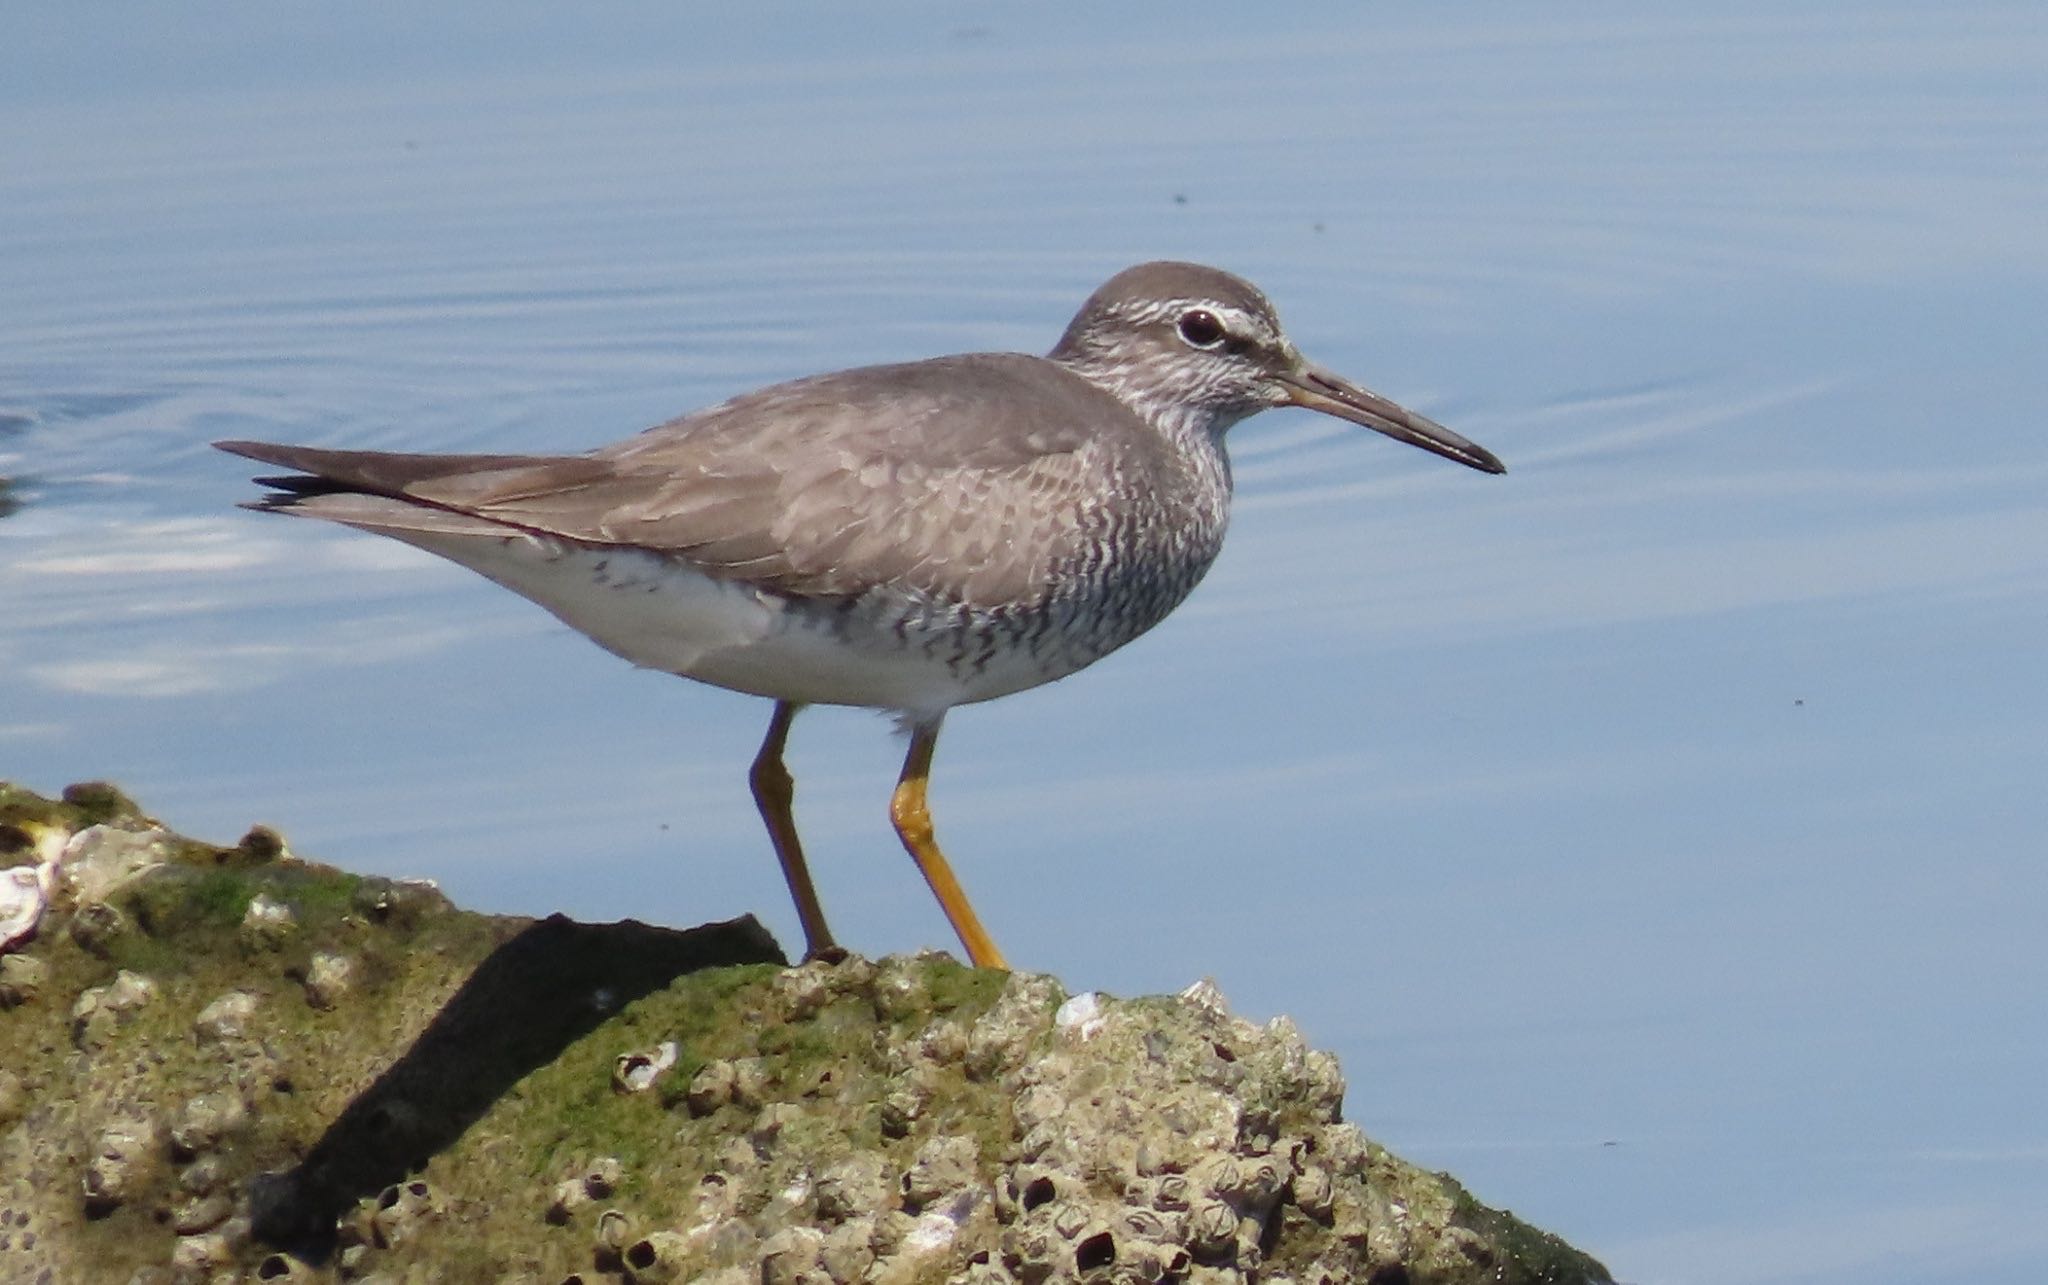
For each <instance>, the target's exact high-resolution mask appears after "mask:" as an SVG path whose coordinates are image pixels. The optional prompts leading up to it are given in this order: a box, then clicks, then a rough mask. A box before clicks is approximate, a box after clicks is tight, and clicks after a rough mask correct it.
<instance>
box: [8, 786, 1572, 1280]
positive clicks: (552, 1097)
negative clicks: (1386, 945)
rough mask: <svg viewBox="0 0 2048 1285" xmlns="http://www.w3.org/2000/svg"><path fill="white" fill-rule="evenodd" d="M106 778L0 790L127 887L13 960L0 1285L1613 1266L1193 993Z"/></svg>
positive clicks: (1339, 1081) (1292, 1046) (983, 1276)
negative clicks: (352, 834)
mask: <svg viewBox="0 0 2048 1285" xmlns="http://www.w3.org/2000/svg"><path fill="white" fill-rule="evenodd" d="M94 797H95V798H96V799H97V800H98V802H99V803H102V804H105V805H106V808H107V810H106V811H105V812H104V814H103V815H96V816H92V817H88V816H87V815H86V814H84V813H82V812H75V811H67V810H66V805H61V804H49V803H45V802H41V801H36V800H33V799H29V800H26V801H24V799H23V794H22V792H19V791H12V790H11V787H7V786H4V785H0V844H4V843H6V842H10V841H11V840H9V839H8V838H7V836H8V835H18V836H26V835H28V834H29V832H30V829H31V828H33V827H36V826H48V827H50V828H49V831H48V832H49V833H53V834H62V835H65V836H69V837H68V838H66V839H64V841H63V842H62V844H61V845H58V844H45V845H44V847H48V848H50V849H51V850H52V851H58V852H66V853H68V852H71V851H73V850H74V847H73V843H72V840H73V839H76V838H78V836H80V835H84V834H85V832H86V829H87V828H91V827H92V826H99V827H102V831H101V833H99V834H97V835H93V836H91V837H90V839H89V840H88V841H86V842H83V843H79V844H77V845H76V851H77V852H79V853H81V854H83V855H84V857H85V858H86V859H87V867H86V869H87V872H88V874H90V875H91V876H92V878H94V879H110V880H113V881H115V883H114V885H113V886H114V892H113V894H112V895H111V896H103V897H101V899H99V900H89V901H85V902H82V903H74V902H73V901H71V900H70V899H69V898H67V897H65V896H61V895H60V896H56V897H53V898H52V899H51V901H50V904H49V907H48V909H47V910H46V912H45V915H44V918H43V920H42V922H41V923H40V924H39V926H38V931H37V935H36V936H35V937H33V938H32V939H28V941H27V947H26V949H25V950H17V951H14V952H12V953H7V954H4V955H0V987H11V991H9V992H8V993H9V994H11V995H12V997H13V1002H14V1003H15V1007H14V1008H13V1009H11V1010H10V1011H8V1012H6V1013H5V1014H4V1015H0V1021H4V1024H5V1027H6V1039H5V1040H4V1041H0V1280H34V1279H36V1278H37V1276H38V1274H39V1273H40V1272H42V1271H44V1270H45V1269H49V1270H52V1271H54V1272H56V1275H55V1277H54V1278H53V1279H64V1276H63V1273H62V1271H61V1270H59V1269H58V1268H57V1267H55V1266H54V1264H57V1263H59V1262H60V1261H65V1262H68V1261H85V1260H83V1259H78V1258H77V1257H76V1256H77V1255H90V1256H91V1257H90V1261H91V1262H93V1264H94V1265H95V1271H96V1272H97V1273H98V1276H96V1279H98V1278H104V1279H108V1280H114V1281H123V1280H132V1281H136V1282H145V1283H148V1282H160V1283H161V1285H173V1283H174V1282H176V1283H180V1285H181V1283H182V1282H184V1281H188V1280H190V1281H206V1282H209V1285H210V1282H212V1281H215V1280H218V1281H222V1282H226V1281H231V1280H243V1281H248V1280H307V1279H344V1280H349V1281H354V1282H357V1283H358V1285H363V1283H366V1282H380V1281H381V1282H385V1283H387V1285H398V1283H400V1282H410V1281H423V1280H432V1279H488V1280H505V1281H515V1282H519V1283H520V1285H567V1283H568V1282H569V1281H572V1280H573V1281H581V1282H588V1283H589V1285H597V1283H598V1282H600V1281H619V1280H652V1279H675V1280H689V1281H695V1282H704V1283H706V1285H724V1283H726V1282H731V1283H733V1285H740V1283H742V1282H744V1283H745V1285H767V1283H769V1282H772V1283H773V1285H825V1283H826V1282H835V1283H837V1285H855V1283H856V1282H858V1283H859V1285H892V1283H897V1282H900V1283H902V1285H915V1283H917V1282H925V1281H934V1280H947V1281H957V1282H963V1283H965V1285H1018V1283H1020V1282H1025V1281H1030V1282H1038V1283H1043V1285H1052V1283H1053V1282H1061V1283H1062V1285H1063V1283H1064V1282H1069V1281H1088V1282H1098V1281H1101V1282H1108V1281H1116V1282H1125V1281H1132V1282H1135V1281H1140V1280H1171V1281H1174V1282H1176V1285H1193V1283H1194V1282H1203V1283H1204V1285H1221V1283H1222V1282H1240V1281H1248V1280H1252V1279H1256V1280H1259V1281H1263V1282H1268V1283H1269V1285H1289V1283H1292V1285H1336V1283H1337V1282H1351V1281H1367V1280H1376V1281H1395V1280H1402V1279H1408V1280H1428V1281H1431V1282H1432V1283H1433V1285H1477V1283H1478V1282H1481V1281H1487V1282H1495V1281H1497V1282H1500V1283H1501V1285H1534V1283H1535V1282H1538V1281H1543V1282H1557V1283H1562V1282H1577V1283H1580V1285H1596V1283H1601V1285H1604V1282H1606V1281H1607V1279H1608V1278H1607V1276H1606V1274H1605V1272H1604V1271H1603V1270H1602V1269H1600V1267H1599V1265H1598V1264H1596V1263H1594V1262H1592V1260H1590V1259H1587V1258H1585V1257H1583V1256H1582V1255H1578V1254H1576V1253H1574V1252H1573V1251H1571V1250H1570V1249H1569V1248H1568V1247H1566V1246H1564V1245H1562V1244H1561V1243H1559V1242H1557V1241H1555V1240H1554V1239H1552V1238H1549V1237H1546V1236H1544V1235H1543V1234H1542V1233H1540V1232H1536V1231H1534V1230H1533V1229H1530V1228H1528V1227H1526V1226H1524V1225H1522V1224H1520V1223H1518V1222H1516V1221H1515V1220H1514V1219H1512V1218H1510V1217H1508V1216H1506V1215H1502V1214H1496V1213H1493V1212H1491V1211H1488V1210H1485V1209H1484V1208H1482V1207H1481V1206H1479V1205H1478V1204H1477V1203H1476V1202H1475V1201H1473V1200H1472V1199H1471V1197H1470V1196H1468V1195H1466V1194H1465V1193H1464V1192H1463V1190H1462V1189H1460V1188H1459V1187H1458V1186H1457V1185H1456V1184H1455V1183H1454V1182H1452V1181H1451V1180H1449V1179H1447V1178H1445V1177H1442V1176H1440V1175H1435V1174H1429V1173H1425V1172H1422V1171H1420V1170H1417V1169H1415V1168H1413V1167H1412V1166H1408V1165H1406V1164H1404V1163H1402V1162H1401V1161H1399V1160H1398V1159H1397V1158H1395V1157H1393V1156H1391V1155H1389V1154H1387V1153H1386V1152H1385V1151H1384V1150H1383V1149H1381V1148H1379V1147H1377V1146H1375V1145H1374V1144H1372V1143H1371V1142H1369V1141H1368V1140H1367V1139H1366V1138H1365V1137H1364V1136H1363V1135H1361V1134H1360V1133H1359V1132H1358V1130H1357V1128H1356V1127H1355V1126H1354V1125H1352V1124H1349V1123H1346V1122H1344V1121H1343V1120H1342V1118H1341V1116H1342V1110H1343V1099H1344V1081H1343V1077H1342V1074H1341V1072H1340V1071H1339V1069H1338V1067H1337V1065H1336V1062H1335V1060H1334V1059H1332V1058H1330V1057H1329V1056H1328V1055H1327V1054H1323V1053H1320V1052H1318V1051H1317V1050H1315V1049H1313V1048H1311V1047H1309V1046H1308V1045H1307V1043H1306V1042H1305V1041H1304V1040H1302V1038H1301V1035H1300V1032H1299V1031H1297V1030H1295V1029H1294V1028H1293V1026H1292V1024H1291V1023H1289V1022H1286V1021H1285V1020H1282V1019H1276V1020H1274V1021H1272V1022H1267V1023H1264V1024H1263V1025H1260V1024H1254V1023H1250V1022H1246V1021H1244V1020H1243V1019H1241V1018H1239V1017H1237V1016H1236V1015H1234V1014H1232V1013H1231V1012H1230V1010H1229V1007H1228V1005H1227V1004H1226V1003H1225V1002H1224V1000H1223V997H1222V995H1221V993H1220V992H1219V991H1217V989H1216V988H1215V987H1214V986H1212V985H1201V984H1198V985H1197V986H1195V987H1191V988H1189V990H1188V991H1187V992H1185V993H1184V994H1183V995H1181V996H1177V997H1176V996H1162V997H1152V998H1146V999H1138V1000H1122V999H1118V998H1115V997H1113V996H1109V995H1104V994H1100V993H1096V992H1084V993H1082V994H1081V995H1078V996H1069V995H1068V994H1067V993H1066V992H1065V991H1064V989H1063V988H1062V987H1061V986H1060V985H1059V983H1058V982H1057V981H1056V980H1054V979H1052V978H1049V977H1042V976H1033V975H1030V974H1009V975H1005V974H999V973H993V972H988V971H982V970H976V969H971V968H965V967H962V966H960V965H958V964H957V963H954V962H953V961H952V960H950V959H949V958H947V957H946V956H943V955H938V954H929V955H920V956H915V957H908V958H895V959H887V960H882V961H878V962H872V963H871V962H869V961H865V960H861V959H858V958H853V957H849V958H847V959H844V960H841V961H839V962H836V963H831V964H825V963H810V964H805V965H801V966H799V967H795V968H791V967H789V966H787V964H786V963H785V962H784V961H782V960H781V958H780V956H779V952H778V951H776V949H775V948H774V947H773V944H772V943H771V942H768V941H767V940H766V939H765V937H764V936H763V935H761V934H760V932H759V929H758V926H755V925H751V924H746V923H740V924H734V925H712V926H707V927H706V928H705V929H701V930H695V931H693V932H689V933H676V932H670V931H667V930H662V929H655V928H649V927H648V926H646V925H642V924H634V923H631V922H627V923H621V924H611V925H586V924H574V923H571V922H570V921H567V920H566V919H551V920H549V921H545V922H541V923H535V922H532V921H525V920H516V919H493V918H489V917H485V916H478V915H472V914H467V913H465V912H461V911H457V910H455V909H453V908H451V907H450V906H448V904H447V903H446V901H445V900H444V899H442V898H441V897H440V896H439V894H438V893H436V892H434V891H433V890H432V889H431V888H427V887H423V886H421V885H417V884H405V883H399V882H393V881H389V880H380V879H357V878H353V877H351V876H347V875H344V874H341V873H340V872H337V871H332V870H328V869H326V868H324V867H319V866H317V865H315V864H314V863H310V862H306V861H303V860H300V859H298V858H292V857H288V856H286V855H285V854H284V853H283V852H282V851H281V850H280V851H277V852H272V853H269V854H268V855H265V851H264V850H265V848H266V846H267V845H266V844H264V843H263V842H255V843H251V842H249V841H246V840H245V841H244V843H243V844H241V845H238V846H237V847H236V848H232V849H229V848H219V847H214V846H210V845H206V844H200V843H195V842H193V841H191V840H186V839H183V838H180V837H178V836H175V835H171V834H168V833H166V832H163V831H161V830H157V829H154V828H152V827H151V825H150V823H148V822H146V821H145V820H143V819H142V818H141V817H140V815H139V814H137V813H135V812H134V811H133V809H132V805H128V806H127V807H126V809H125V810H123V809H121V808H118V807H116V805H115V804H114V803H113V802H112V801H111V799H109V798H106V797H101V796H94ZM10 827H11V828H10ZM81 827H84V828H81ZM74 831H75V832H76V833H75V834H74V833H73V832H74ZM124 836H125V837H124ZM12 842H14V848H13V849H11V850H10V851H14V852H20V851H27V850H28V849H29V848H31V847H36V843H35V842H31V841H30V840H28V839H27V838H20V839H18V840H12ZM42 850H43V849H42V848H41V847H36V851H37V852H38V853H39V854H40V853H41V852H42ZM152 863H154V864H152ZM95 886H100V885H95ZM95 948H97V949H98V950H100V951H101V952H102V954H101V955H100V956H96V955H94V954H93V953H92V951H93V950H94V949H95ZM108 960H111V961H113V962H114V963H125V964H127V965H128V968H127V969H126V970H125V971H123V972H114V970H113V968H112V966H111V965H110V964H109V963H108V962H106V961H108ZM287 978H289V979H292V980H294V981H296V982H297V983H298V985H300V986H302V987H304V988H305V999H306V1002H305V1003H300V1002H297V1001H298V995H297V993H296V992H294V991H292V990H290V989H287V983H286V981H285V979H287ZM336 981H338V983H339V984H335V985H332V986H330V985H329V983H330V982H336ZM53 997H59V998H53ZM74 999H75V1000H76V1003H75V1004H74V1003H72V1002H71V1001H72V1000H74ZM322 1003H325V1004H326V1005H327V1006H326V1007H318V1006H317V1005H319V1004H322ZM74 1014H75V1019H74ZM74 1028H75V1032H76V1035H77V1036H78V1037H79V1042H80V1044H82V1045H83V1046H85V1047H87V1048H89V1049H90V1050H91V1054H90V1056H89V1057H88V1056H82V1055H81V1054H80V1053H79V1052H77V1051H76V1050H75V1049H74V1046H73V1038H72V1037H73V1035H74ZM621 1049H625V1050H645V1052H644V1053H641V1054H637V1055H634V1056H633V1058H631V1059H629V1060H628V1061H627V1062H626V1063H624V1064H622V1063H621V1062H620V1061H619V1060H618V1054H619V1051H620V1050H621ZM671 1057H673V1059H674V1060H673V1062H671V1061H670V1058H671ZM639 1058H644V1059H645V1061H644V1063H643V1062H642V1061H640V1060H638V1059H639ZM664 1075H665V1076H666V1077H667V1078H666V1079H664V1078H662V1077H663V1076H664ZM614 1077H617V1079H618V1081H619V1082H620V1083H621V1086H622V1087H624V1088H627V1089H631V1090H645V1089H647V1088H649V1087H651V1088H652V1089H653V1091H651V1092H650V1091H631V1092H625V1093H616V1094H615V1093H614V1092H612V1091H611V1087H610V1086H611V1084H612V1083H613V1081H614ZM1372 1109H1374V1110H1377V1109H1378V1107H1377V1105H1376V1104H1375V1105H1374V1107H1373V1108H1372ZM594 1150H602V1151H603V1152H605V1153H606V1154H603V1155H598V1156H595V1157H594V1158H591V1157H592V1152H593V1151H594ZM10 1219H11V1221H10ZM252 1223H260V1225H261V1226H262V1227H263V1228H264V1232H263V1235H264V1237H265V1238H267V1239H258V1238H257V1237H255V1236H254V1235H253V1234H252ZM53 1246H56V1247H60V1248H52V1247H53ZM60 1253H62V1254H69V1255H72V1257H71V1258H66V1259H61V1260H60V1259H59V1258H58V1257H57V1255H58V1254H60ZM308 1263H317V1264H320V1266H319V1267H318V1268H317V1269H315V1268H308V1267H307V1266H306V1265H307V1264H308ZM665 1274H666V1275H665Z"/></svg>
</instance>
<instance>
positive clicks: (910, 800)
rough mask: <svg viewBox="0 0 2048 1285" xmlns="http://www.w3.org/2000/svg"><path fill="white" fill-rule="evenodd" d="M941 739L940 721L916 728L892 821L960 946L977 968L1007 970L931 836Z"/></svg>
mask: <svg viewBox="0 0 2048 1285" xmlns="http://www.w3.org/2000/svg"><path fill="white" fill-rule="evenodd" d="M938 743H939V725H938V724H937V723H933V724H931V725H930V726H928V727H916V728H913V729H911V733H910V753H909V754H908V755H906V756H905V757H904V759H903V775H902V776H900V777H898V778H897V779H896V793H895V795H894V796H893V797H891V798H890V800H889V819H890V820H892V821H894V822H895V823H896V837H897V838H899V839H901V840H903V847H904V848H905V850H907V851H908V852H909V853H910V859H911V860H913V861H915V862H917V868H918V869H919V870H920V871H922V872H923V873H924V881H925V882H926V883H928V884H930V885H931V888H932V895H933V896H935V897H937V898H938V899H939V908H940V909H941V910H943V911H945V912H946V920H947V922H949V923H951V924H952V925H953V932H954V933H955V934H956V935H958V936H959V938H960V944H961V945H962V946H965V947H966V948H967V958H968V959H970V960H972V961H973V962H974V965H975V967H977V968H1001V969H1008V968H1009V965H1008V964H1006V963H1004V962H1003V952H1001V951H1000V950H997V949H996V944H995V942H993V941H991V940H989V935H988V932H987V931H986V930H985V929H983V928H982V926H981V920H980V919H978V918H976V917H975V914H974V907H973V906H970V905H968V904H967V894H966V893H964V892H962V891H961V890H960V881H959V880H958V879H955V878H954V877H953V867H951V866H950V865H947V864H946V854H945V853H943V852H940V851H939V845H938V843H937V842H936V841H935V840H934V839H933V838H932V813H931V809H930V808H929V807H927V806H925V801H924V792H925V782H926V781H927V780H929V779H930V777H931V774H932V750H933V748H934V747H935V746H937V745H938Z"/></svg>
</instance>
